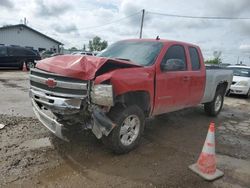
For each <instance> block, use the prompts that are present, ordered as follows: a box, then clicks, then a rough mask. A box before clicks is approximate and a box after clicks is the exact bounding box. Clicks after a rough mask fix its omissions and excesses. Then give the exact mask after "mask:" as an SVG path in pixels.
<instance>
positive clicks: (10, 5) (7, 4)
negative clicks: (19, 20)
mask: <svg viewBox="0 0 250 188" xmlns="http://www.w3.org/2000/svg"><path fill="white" fill-rule="evenodd" d="M0 7H4V8H9V9H11V8H13V7H14V4H13V3H12V2H11V1H10V0H1V1H0Z"/></svg>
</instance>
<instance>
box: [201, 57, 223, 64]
mask: <svg viewBox="0 0 250 188" xmlns="http://www.w3.org/2000/svg"><path fill="white" fill-rule="evenodd" d="M221 63H222V61H221V59H220V58H219V57H216V58H214V59H210V60H206V61H205V64H213V65H218V64H221Z"/></svg>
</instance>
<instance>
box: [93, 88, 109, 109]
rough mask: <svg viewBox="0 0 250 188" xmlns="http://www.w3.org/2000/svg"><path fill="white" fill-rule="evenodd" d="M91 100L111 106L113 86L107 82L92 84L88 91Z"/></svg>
mask: <svg viewBox="0 0 250 188" xmlns="http://www.w3.org/2000/svg"><path fill="white" fill-rule="evenodd" d="M90 97H91V102H92V103H94V104H97V105H101V106H113V105H114V95H113V86H112V85H107V84H98V85H92V87H91V92H90Z"/></svg>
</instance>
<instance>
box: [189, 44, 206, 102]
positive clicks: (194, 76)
mask: <svg viewBox="0 0 250 188" xmlns="http://www.w3.org/2000/svg"><path fill="white" fill-rule="evenodd" d="M187 48H188V56H189V59H190V64H191V71H190V72H189V76H190V87H189V95H190V97H189V99H188V106H196V105H197V104H199V103H200V102H201V100H202V98H203V94H204V90H205V84H206V70H205V66H204V62H203V57H202V55H201V51H200V49H199V48H198V47H194V46H188V47H187Z"/></svg>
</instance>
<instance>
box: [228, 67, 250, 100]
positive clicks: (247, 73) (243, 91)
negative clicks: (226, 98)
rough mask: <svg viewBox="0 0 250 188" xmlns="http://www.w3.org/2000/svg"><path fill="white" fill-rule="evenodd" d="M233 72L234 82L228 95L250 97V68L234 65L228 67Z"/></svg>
mask: <svg viewBox="0 0 250 188" xmlns="http://www.w3.org/2000/svg"><path fill="white" fill-rule="evenodd" d="M227 68H228V69H230V70H233V75H234V76H233V82H232V85H231V86H230V90H229V93H228V94H237V95H244V96H245V97H247V98H249V97H250V67H248V66H245V65H240V66H239V65H234V66H233V65H232V66H228V67H227Z"/></svg>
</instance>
